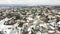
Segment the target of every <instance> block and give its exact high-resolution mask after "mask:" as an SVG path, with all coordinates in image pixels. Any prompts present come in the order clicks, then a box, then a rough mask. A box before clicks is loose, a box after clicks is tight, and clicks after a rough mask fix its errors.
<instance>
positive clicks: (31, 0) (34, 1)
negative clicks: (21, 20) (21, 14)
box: [0, 0, 60, 5]
mask: <svg viewBox="0 0 60 34" xmlns="http://www.w3.org/2000/svg"><path fill="white" fill-rule="evenodd" d="M0 4H23V5H24V4H26V5H60V0H0Z"/></svg>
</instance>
